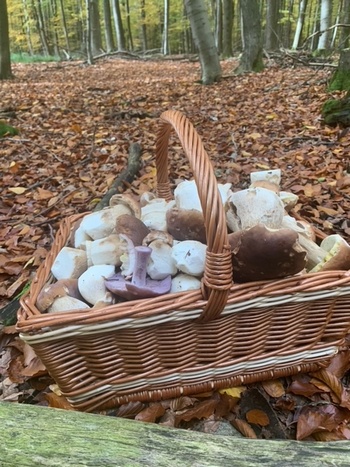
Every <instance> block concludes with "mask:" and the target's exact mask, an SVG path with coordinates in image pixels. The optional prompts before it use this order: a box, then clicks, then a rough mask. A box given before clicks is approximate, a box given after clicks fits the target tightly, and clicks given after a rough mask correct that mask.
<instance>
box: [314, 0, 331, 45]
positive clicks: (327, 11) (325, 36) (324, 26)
mask: <svg viewBox="0 0 350 467" xmlns="http://www.w3.org/2000/svg"><path fill="white" fill-rule="evenodd" d="M331 21H332V0H322V1H321V12H320V31H323V33H322V34H321V35H320V38H319V40H318V45H317V50H327V49H328V47H329V30H328V28H329V27H330V25H331Z"/></svg>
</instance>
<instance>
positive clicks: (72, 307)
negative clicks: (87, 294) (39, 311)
mask: <svg viewBox="0 0 350 467" xmlns="http://www.w3.org/2000/svg"><path fill="white" fill-rule="evenodd" d="M88 308H90V307H89V305H88V304H87V303H85V302H82V301H81V300H78V299H77V298H74V297H69V296H68V295H66V296H65V297H57V298H56V299H55V300H54V301H53V303H52V305H51V306H50V307H49V308H48V310H47V312H48V313H59V312H66V311H76V310H86V309H88Z"/></svg>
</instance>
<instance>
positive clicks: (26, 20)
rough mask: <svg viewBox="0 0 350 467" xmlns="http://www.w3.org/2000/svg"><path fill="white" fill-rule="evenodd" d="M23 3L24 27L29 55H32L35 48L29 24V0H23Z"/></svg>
mask: <svg viewBox="0 0 350 467" xmlns="http://www.w3.org/2000/svg"><path fill="white" fill-rule="evenodd" d="M22 5H23V28H24V30H25V35H26V39H27V46H28V51H29V55H31V56H32V55H34V49H33V43H32V35H31V30H30V24H29V15H28V9H27V0H22ZM0 29H1V28H0Z"/></svg>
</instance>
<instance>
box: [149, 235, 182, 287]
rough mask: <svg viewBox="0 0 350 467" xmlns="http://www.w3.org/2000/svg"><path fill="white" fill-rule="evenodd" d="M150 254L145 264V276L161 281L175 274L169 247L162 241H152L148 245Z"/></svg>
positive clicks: (175, 268) (175, 270)
mask: <svg viewBox="0 0 350 467" xmlns="http://www.w3.org/2000/svg"><path fill="white" fill-rule="evenodd" d="M148 246H149V247H150V248H151V250H152V252H151V256H150V258H149V260H148V263H147V274H148V275H149V276H150V278H151V279H155V280H162V279H165V278H166V277H167V276H169V275H170V276H174V275H175V274H176V273H177V267H176V265H175V261H174V259H173V258H172V256H171V253H172V248H171V246H170V245H169V244H168V243H166V242H164V241H163V240H154V241H153V242H151V243H150V244H149V245H148Z"/></svg>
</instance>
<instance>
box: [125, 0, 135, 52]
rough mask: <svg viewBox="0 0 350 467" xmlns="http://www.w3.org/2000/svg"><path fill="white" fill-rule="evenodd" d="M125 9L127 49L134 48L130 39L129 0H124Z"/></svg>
mask: <svg viewBox="0 0 350 467" xmlns="http://www.w3.org/2000/svg"><path fill="white" fill-rule="evenodd" d="M125 11H126V29H127V32H128V45H129V50H134V43H133V40H132V32H131V22H130V5H129V0H125Z"/></svg>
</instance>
